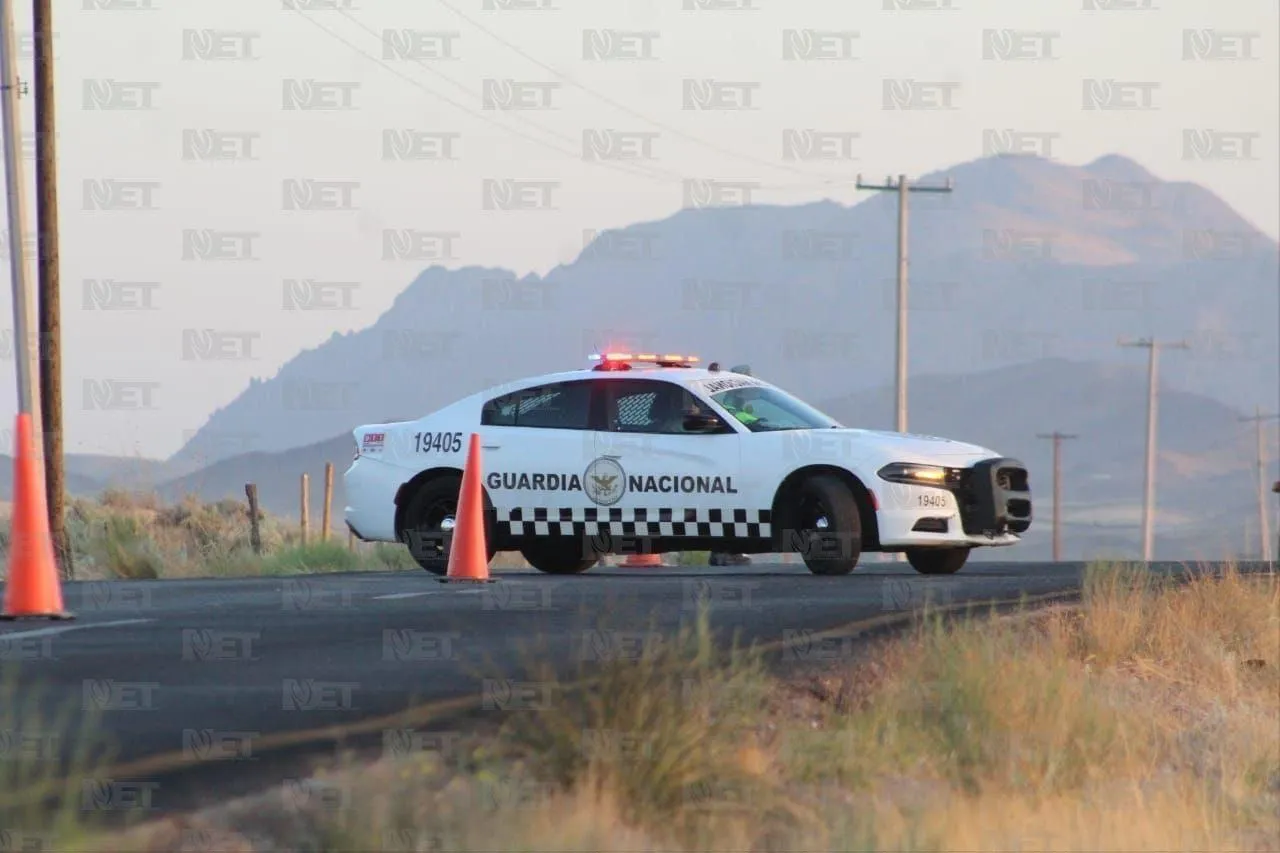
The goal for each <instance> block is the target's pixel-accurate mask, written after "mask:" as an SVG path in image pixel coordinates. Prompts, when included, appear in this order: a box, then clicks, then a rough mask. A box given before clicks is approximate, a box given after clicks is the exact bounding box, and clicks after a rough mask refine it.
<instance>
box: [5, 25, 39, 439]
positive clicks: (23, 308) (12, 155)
mask: <svg viewBox="0 0 1280 853" xmlns="http://www.w3.org/2000/svg"><path fill="white" fill-rule="evenodd" d="M25 93H26V83H23V82H22V81H20V80H19V79H18V52H17V50H16V49H15V46H14V33H13V4H12V3H10V2H7V0H0V102H2V103H0V114H3V119H4V121H3V125H4V127H3V133H4V173H5V194H6V196H7V199H6V201H7V205H6V212H7V217H8V225H9V277H10V280H11V284H12V287H13V354H14V364H15V366H16V367H17V379H18V412H19V413H20V414H27V415H29V416H30V418H31V441H32V444H34V445H35V446H34V447H33V448H31V449H32V450H33V451H35V452H36V453H41V452H43V446H44V441H43V435H42V432H43V427H42V421H41V419H40V393H39V376H40V374H39V370H40V361H39V359H40V353H39V347H38V346H37V344H36V332H37V329H36V305H35V301H34V300H33V299H32V295H33V294H32V293H31V288H30V286H29V285H30V284H31V279H30V277H29V276H28V274H27V272H28V270H27V251H26V236H27V217H26V200H27V195H26V186H27V181H26V172H25V170H24V169H23V164H22V159H21V158H22V155H21V152H20V151H19V149H18V145H19V140H20V139H21V138H22V125H21V121H20V118H21V112H20V111H19V109H18V98H19V96H21V95H22V94H25ZM16 450H17V448H15V451H16Z"/></svg>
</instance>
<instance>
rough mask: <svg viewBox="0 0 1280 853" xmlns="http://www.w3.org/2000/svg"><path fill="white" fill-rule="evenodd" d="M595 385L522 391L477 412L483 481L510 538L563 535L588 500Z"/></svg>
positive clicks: (570, 384)
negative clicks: (586, 478)
mask: <svg viewBox="0 0 1280 853" xmlns="http://www.w3.org/2000/svg"><path fill="white" fill-rule="evenodd" d="M597 384H598V381H597V380H594V379H577V380H570V381H567V382H557V383H548V384H545V385H537V386H531V387H528V388H522V389H520V390H518V391H513V392H510V393H507V394H504V395H502V396H500V397H495V398H494V399H492V400H489V401H487V402H486V403H485V404H484V405H483V407H482V408H481V414H480V434H481V439H482V441H481V444H482V447H483V448H484V481H485V489H486V491H487V492H488V494H489V500H490V501H491V502H492V503H493V507H494V510H495V511H496V515H497V518H496V520H497V522H498V524H499V527H500V529H504V528H505V532H509V533H512V534H514V535H526V536H533V535H538V536H545V535H548V534H557V533H561V532H564V533H568V532H571V531H572V528H571V527H570V526H569V525H565V526H564V529H563V530H561V529H560V525H558V524H556V522H558V521H566V522H567V521H571V520H573V519H575V518H577V519H581V518H582V511H583V509H584V508H585V507H586V506H589V505H590V504H589V502H588V501H587V499H586V496H585V494H584V492H583V488H582V476H583V470H584V469H585V468H586V466H587V465H588V464H589V463H590V462H591V460H592V458H593V457H594V455H595V433H594V432H593V430H592V427H593V426H598V425H599V422H600V421H599V417H598V411H599V410H598V405H599V401H598V400H594V404H595V408H593V389H594V388H595V386H596V385H597Z"/></svg>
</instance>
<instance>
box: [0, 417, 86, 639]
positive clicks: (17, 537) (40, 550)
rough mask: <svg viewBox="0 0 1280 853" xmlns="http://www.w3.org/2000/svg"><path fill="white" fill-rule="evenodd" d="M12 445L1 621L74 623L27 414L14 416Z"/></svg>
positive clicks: (40, 465)
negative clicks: (55, 554) (65, 605)
mask: <svg viewBox="0 0 1280 853" xmlns="http://www.w3.org/2000/svg"><path fill="white" fill-rule="evenodd" d="M13 443H14V453H13V517H12V518H11V519H10V522H9V577H8V580H7V581H6V582H5V587H4V612H3V613H0V619H41V618H43V619H73V618H75V617H73V616H72V615H71V614H70V613H67V612H66V611H65V610H63V609H62V585H61V581H60V580H59V579H58V564H57V562H56V561H55V560H54V557H53V536H52V535H51V534H50V532H49V509H48V504H47V503H46V502H45V493H44V465H43V464H42V460H41V459H40V458H39V456H38V455H37V454H36V452H35V444H34V443H33V442H32V440H31V416H30V415H29V414H27V413H25V412H22V413H19V415H18V423H17V428H16V429H15V430H14V442H13Z"/></svg>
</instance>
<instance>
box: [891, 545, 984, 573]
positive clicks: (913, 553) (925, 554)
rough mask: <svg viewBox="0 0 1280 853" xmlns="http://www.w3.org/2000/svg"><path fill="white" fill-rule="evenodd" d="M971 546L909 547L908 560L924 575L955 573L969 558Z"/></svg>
mask: <svg viewBox="0 0 1280 853" xmlns="http://www.w3.org/2000/svg"><path fill="white" fill-rule="evenodd" d="M971 550H973V549H971V548H908V549H907V562H908V563H910V564H911V568H913V569H915V570H916V571H917V572H919V573H920V574H922V575H954V574H955V573H956V572H958V571H960V568H961V567H962V566H963V565H964V564H965V561H967V560H968V559H969V552H970V551H971Z"/></svg>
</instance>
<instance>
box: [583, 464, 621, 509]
mask: <svg viewBox="0 0 1280 853" xmlns="http://www.w3.org/2000/svg"><path fill="white" fill-rule="evenodd" d="M582 490H583V491H584V492H586V493H587V497H588V498H590V499H591V502H592V503H595V504H599V505H600V506H613V505H614V504H616V503H617V502H618V501H620V500H622V495H623V494H624V493H625V492H626V490H627V475H626V472H625V471H623V470H622V466H621V465H619V464H618V462H617V460H615V459H610V458H609V457H608V456H601V457H600V458H599V459H597V460H595V461H594V462H592V463H591V464H590V465H588V466H587V470H586V471H584V472H583V474H582Z"/></svg>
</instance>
